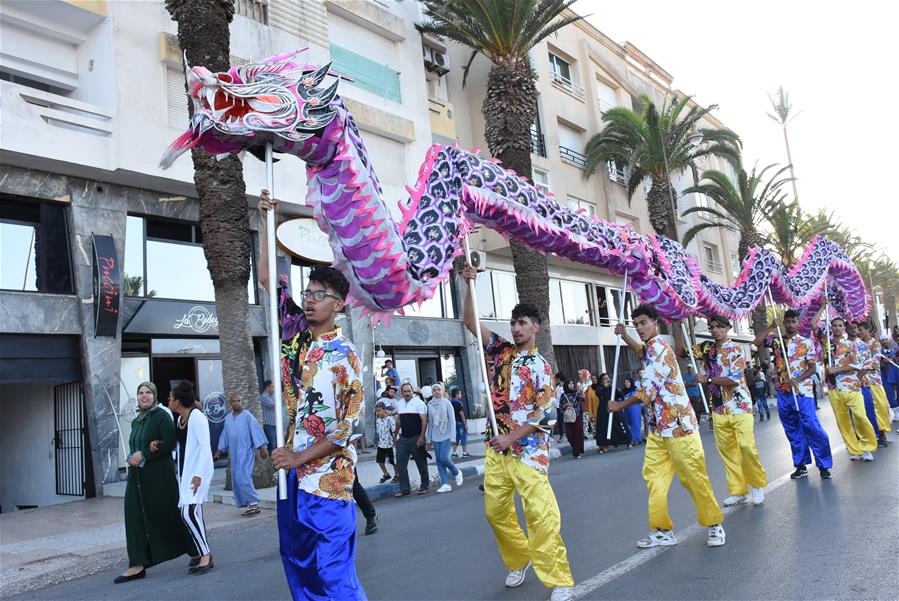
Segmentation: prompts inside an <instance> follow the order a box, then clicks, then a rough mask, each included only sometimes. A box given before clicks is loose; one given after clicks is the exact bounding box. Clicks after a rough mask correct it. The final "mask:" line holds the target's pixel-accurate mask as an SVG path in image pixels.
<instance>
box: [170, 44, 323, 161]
mask: <svg viewBox="0 0 899 601" xmlns="http://www.w3.org/2000/svg"><path fill="white" fill-rule="evenodd" d="M300 52H303V50H298V51H296V52H291V53H288V54H281V55H278V56H272V57H269V58H267V59H265V60H263V61H262V62H259V63H250V64H245V65H241V66H239V67H231V68H230V69H229V70H228V71H223V72H219V73H213V72H211V71H210V70H209V69H207V68H205V67H190V68H189V69H187V73H186V76H187V94H188V97H189V98H190V102H191V104H192V105H193V117H192V118H191V120H190V126H189V128H188V130H187V131H186V132H185V133H184V134H183V135H181V136H180V137H178V138H177V139H176V140H175V141H174V142H172V144H171V145H170V146H169V147H168V149H167V150H166V151H165V153H164V154H163V156H162V158H161V159H160V161H159V165H160V167H162V168H163V169H167V168H168V167H170V166H171V165H172V163H173V162H174V161H175V159H176V158H178V157H179V156H180V155H181V154H183V153H184V152H185V151H186V150H188V149H190V148H193V147H195V146H196V147H200V148H202V149H203V150H205V151H206V152H209V153H211V154H225V153H235V152H240V151H242V150H248V151H250V152H251V153H253V154H254V155H256V156H257V157H260V158H261V157H262V153H263V152H264V147H265V144H266V143H272V144H273V145H274V146H275V147H276V148H275V150H279V149H280V150H286V149H287V148H288V147H290V146H291V145H292V144H293V143H295V142H301V141H303V140H305V139H307V138H310V137H312V136H314V135H315V134H316V133H318V132H320V131H321V130H322V128H323V127H325V126H326V125H327V124H329V123H330V122H331V121H332V120H333V119H334V117H335V116H336V114H337V111H336V110H335V109H334V107H332V106H331V101H332V100H333V99H334V97H335V96H336V94H337V84H338V83H339V79H335V80H334V82H333V83H331V84H330V85H328V86H327V87H320V86H319V84H321V83H322V81H324V79H325V77H326V76H327V75H328V74H329V69H330V66H331V65H330V64H327V65H324V66H322V67H316V66H313V65H300V64H297V63H294V62H293V61H292V59H293V58H294V57H295V56H296V55H297V54H299V53H300ZM185 64H187V61H186V60H185Z"/></svg>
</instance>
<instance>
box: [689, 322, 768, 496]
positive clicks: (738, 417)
mask: <svg viewBox="0 0 899 601" xmlns="http://www.w3.org/2000/svg"><path fill="white" fill-rule="evenodd" d="M708 324H709V332H711V334H712V341H711V342H708V341H707V342H703V343H701V344H695V345H693V347H692V349H691V350H692V352H693V356H694V357H696V358H697V359H700V360H701V361H702V362H703V366H704V367H705V374H697V375H696V381H697V382H698V383H699V384H708V389H709V393H710V394H709V396H710V398H709V401H710V405H711V407H709V410H710V411H711V412H712V413H714V414H715V428H714V430H712V431H713V432H714V433H715V446H716V447H718V454H719V455H721V462H722V463H723V464H724V473H725V475H726V476H727V488H728V492H730V496H729V497H728V498H726V499H725V500H724V506H725V507H730V506H731V505H737V504H739V503H746V502H747V501H749V500H750V499H751V500H752V504H753V505H761V504H762V503H764V502H765V491H764V489H765V487H766V486H767V485H768V475H767V474H766V473H765V469H764V468H763V467H762V463H761V461H759V453H758V451H757V450H756V448H755V434H754V432H753V429H754V427H755V418H754V417H753V415H752V395H750V393H749V389H748V388H747V387H746V380H745V373H746V355H745V354H744V353H743V348H742V347H741V346H740V345H739V344H737V343H736V342H734V341H733V340H731V339H730V336H729V335H728V333H729V332H730V328H731V322H730V320H729V319H728V318H727V317H724V316H723V315H713V316H711V317H709V319H708ZM682 332H683V330H682V329H681V328H674V339H675V350H676V351H677V353H678V354H679V355H681V356H684V355H686V352H685V350H686V349H685V348H684V347H685V342H684V340H683V334H682Z"/></svg>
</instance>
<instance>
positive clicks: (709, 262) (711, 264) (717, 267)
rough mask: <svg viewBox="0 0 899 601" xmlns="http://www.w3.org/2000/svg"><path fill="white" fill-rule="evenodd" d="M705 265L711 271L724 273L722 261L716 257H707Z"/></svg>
mask: <svg viewBox="0 0 899 601" xmlns="http://www.w3.org/2000/svg"><path fill="white" fill-rule="evenodd" d="M705 266H706V269H708V270H709V272H710V273H718V274H723V273H724V266H723V265H722V264H721V261H716V260H715V259H706V261H705Z"/></svg>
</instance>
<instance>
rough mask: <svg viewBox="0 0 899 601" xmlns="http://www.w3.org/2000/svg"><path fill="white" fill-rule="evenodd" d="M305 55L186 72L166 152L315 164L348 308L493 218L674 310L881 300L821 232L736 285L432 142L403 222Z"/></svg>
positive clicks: (412, 299)
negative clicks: (179, 131) (297, 59)
mask: <svg viewBox="0 0 899 601" xmlns="http://www.w3.org/2000/svg"><path fill="white" fill-rule="evenodd" d="M295 54H296V53H292V54H286V55H281V56H278V57H272V58H271V59H268V60H266V61H264V62H263V63H260V64H257V65H243V66H241V67H235V68H231V69H230V70H229V71H228V72H226V73H218V74H212V73H210V72H209V71H208V70H205V69H203V68H202V67H193V68H192V69H191V70H190V71H189V72H188V93H189V95H190V97H191V99H192V101H193V108H194V116H193V118H192V120H191V125H190V129H189V130H188V131H187V132H186V133H185V134H184V135H182V136H181V137H180V138H178V139H177V140H176V141H175V142H174V143H173V144H172V146H170V148H169V149H168V151H167V152H166V154H165V155H164V156H163V159H162V162H161V164H162V166H163V167H167V166H168V165H170V164H171V163H172V161H173V160H174V159H175V158H176V157H177V156H178V155H179V154H181V153H183V152H184V151H185V150H187V149H188V148H191V147H194V146H200V147H202V148H204V149H206V150H207V151H209V152H213V153H222V152H239V151H241V150H248V151H250V152H252V153H253V154H255V155H256V156H260V155H261V153H262V149H263V148H264V146H265V145H266V144H267V143H271V144H272V145H273V150H274V151H275V152H277V153H282V154H292V155H295V156H297V157H298V158H300V159H302V160H303V161H304V162H306V165H307V181H308V190H307V204H308V205H309V206H310V207H312V208H313V209H314V214H315V218H316V220H317V221H318V224H319V226H320V227H321V229H322V230H323V231H324V232H326V233H327V234H328V236H329V239H330V243H331V247H332V250H333V252H334V257H335V263H336V266H337V267H338V268H339V269H340V270H341V271H342V272H343V273H344V274H345V275H347V277H348V279H349V280H350V298H349V299H348V301H349V302H350V304H352V305H355V306H359V307H361V308H362V309H363V312H365V313H371V314H374V315H375V316H377V317H378V318H388V319H389V316H390V315H391V314H393V312H394V311H395V310H397V309H401V308H402V307H404V306H406V305H409V304H411V303H421V302H423V301H425V300H427V299H429V298H431V297H432V296H433V295H434V294H435V292H436V290H437V288H438V287H439V285H440V283H441V282H442V281H443V280H445V279H446V278H447V277H448V274H449V273H450V271H451V269H452V263H453V259H454V257H455V256H457V255H459V254H460V253H461V247H462V244H461V237H462V236H464V235H466V234H467V233H468V231H469V230H470V227H471V223H479V224H482V225H484V226H486V227H489V228H492V229H494V230H496V231H498V232H499V233H501V234H502V235H503V236H505V237H507V238H515V239H517V240H519V241H521V242H523V243H525V244H527V245H529V246H531V247H533V248H535V249H537V250H539V251H540V252H542V253H544V254H553V255H557V256H560V257H564V258H566V259H569V260H571V261H575V262H578V263H583V264H587V265H593V266H595V267H601V268H603V269H606V270H608V271H610V272H612V273H615V274H623V273H624V272H625V271H627V273H628V276H629V284H630V288H631V289H632V290H633V292H634V293H635V294H636V295H637V297H638V298H639V299H640V300H641V301H643V302H647V303H651V304H653V305H655V306H656V308H657V309H658V310H659V312H660V313H661V314H662V315H663V316H664V317H666V318H667V319H671V320H676V319H682V318H684V317H687V316H689V315H710V314H715V313H719V314H724V315H727V316H729V317H731V318H740V317H744V316H747V315H748V314H749V313H751V312H752V310H753V309H754V308H755V307H756V306H757V305H758V304H759V303H760V302H762V301H763V299H764V297H765V295H766V291H767V290H768V288H770V289H771V292H772V295H773V297H774V299H775V301H777V302H779V303H782V304H786V305H788V306H790V307H796V308H799V307H802V308H804V315H805V324H804V325H806V326H808V325H809V324H808V322H809V318H810V316H811V315H812V314H813V313H814V312H815V311H816V310H817V309H818V308H819V307H820V306H821V303H822V301H823V297H824V289H825V281H827V282H828V283H829V287H828V292H829V299H830V301H831V307H832V308H834V309H835V312H836V313H837V314H839V315H841V316H843V317H847V318H852V319H858V318H861V317H863V316H864V315H866V314H867V311H868V309H869V306H870V297H869V296H868V294H867V292H866V290H865V286H864V282H863V280H862V278H861V276H860V275H859V273H858V270H857V269H856V268H855V266H854V265H853V264H852V262H851V260H850V259H849V257H848V256H847V255H846V253H845V252H844V251H843V249H842V248H840V247H839V246H838V245H837V244H836V243H834V242H832V241H830V240H828V239H826V238H823V237H820V236H819V237H816V238H815V239H814V240H812V241H811V243H810V244H809V246H808V247H807V248H806V250H805V253H804V254H803V256H802V259H801V260H800V261H799V262H798V263H797V264H796V265H794V266H793V267H792V268H790V269H786V268H784V267H783V265H782V264H781V262H780V260H779V259H778V257H777V256H776V255H774V254H773V253H771V252H769V251H767V250H766V249H763V248H760V247H753V248H752V249H750V251H749V254H748V255H747V257H745V258H744V260H743V264H742V270H741V273H740V275H739V277H738V279H737V281H736V283H735V284H734V286H724V285H721V284H718V283H715V282H713V281H712V280H710V279H709V278H708V277H707V276H706V275H705V274H703V273H702V270H701V269H700V267H699V265H698V264H697V262H696V260H695V259H694V258H693V257H691V256H690V255H689V254H687V252H686V251H685V250H684V248H683V247H682V246H681V245H680V244H678V243H677V242H675V241H673V240H670V239H668V238H665V237H663V236H658V235H654V234H638V233H637V232H635V231H634V229H633V228H632V227H631V226H630V225H622V224H617V223H610V222H607V221H603V220H601V219H598V218H595V217H591V218H588V217H586V216H584V215H583V214H580V213H579V212H574V211H571V210H570V209H568V208H566V207H563V206H561V205H560V204H559V203H558V202H556V201H555V200H554V199H553V197H552V195H548V194H545V193H544V192H543V191H542V190H541V189H539V188H537V187H536V186H534V185H533V184H532V183H531V182H529V181H527V180H526V179H524V178H522V177H520V176H518V175H517V174H515V173H513V172H511V171H509V170H506V169H504V168H503V167H502V166H501V165H500V164H499V163H497V162H496V161H494V160H490V159H485V158H482V157H481V156H480V155H479V154H478V153H473V152H468V151H466V150H463V149H461V148H458V147H456V146H443V145H439V144H435V145H433V146H432V147H431V148H430V149H429V150H428V152H427V155H426V157H425V161H424V163H423V164H422V166H421V168H420V171H419V176H418V180H417V181H416V183H415V185H414V186H412V187H408V188H407V190H408V191H409V199H408V200H407V201H405V202H403V203H401V204H400V207H399V208H400V211H401V213H402V221H401V222H399V223H397V222H396V221H395V220H394V219H393V217H392V215H391V212H390V210H389V208H388V206H387V204H386V202H385V200H384V199H383V196H382V189H381V185H380V183H379V182H378V179H377V176H376V174H375V172H374V169H373V166H372V163H371V159H370V157H369V155H368V152H367V151H366V149H365V144H364V142H363V140H362V137H361V135H360V133H359V130H358V128H357V127H356V124H355V122H354V121H353V118H352V116H351V115H350V114H349V112H348V111H347V109H346V107H345V105H344V103H343V101H342V100H341V98H340V96H339V95H337V93H336V90H337V81H334V82H333V83H331V84H330V85H329V86H327V87H325V88H320V87H318V86H319V84H321V83H322V81H323V80H324V79H325V78H326V77H327V76H328V75H329V74H331V73H330V71H329V68H330V65H326V66H324V67H317V66H314V65H298V64H296V63H294V62H293V57H294V55H295Z"/></svg>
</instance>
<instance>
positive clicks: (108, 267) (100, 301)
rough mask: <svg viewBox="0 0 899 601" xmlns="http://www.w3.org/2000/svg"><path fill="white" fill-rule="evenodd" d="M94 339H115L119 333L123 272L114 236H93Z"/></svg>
mask: <svg viewBox="0 0 899 601" xmlns="http://www.w3.org/2000/svg"><path fill="white" fill-rule="evenodd" d="M93 242H94V336H113V337H115V335H116V334H117V333H118V330H119V303H120V299H121V293H122V271H121V269H120V266H119V258H118V255H117V254H116V249H115V240H113V238H112V236H98V235H96V234H95V235H94V236H93Z"/></svg>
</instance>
